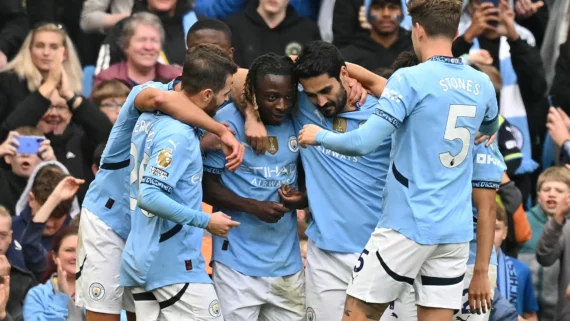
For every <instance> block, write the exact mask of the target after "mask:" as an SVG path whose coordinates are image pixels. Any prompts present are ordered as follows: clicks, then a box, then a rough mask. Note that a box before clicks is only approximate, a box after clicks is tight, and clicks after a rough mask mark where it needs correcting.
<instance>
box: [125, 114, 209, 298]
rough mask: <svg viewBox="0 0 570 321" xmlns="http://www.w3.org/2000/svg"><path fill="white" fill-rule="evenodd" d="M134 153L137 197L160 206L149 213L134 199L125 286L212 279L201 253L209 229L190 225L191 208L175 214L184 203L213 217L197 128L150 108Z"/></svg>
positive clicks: (149, 286)
mask: <svg viewBox="0 0 570 321" xmlns="http://www.w3.org/2000/svg"><path fill="white" fill-rule="evenodd" d="M131 157H132V158H133V160H132V162H133V163H134V164H135V165H136V166H137V167H136V168H137V170H135V171H133V172H132V173H131V176H130V180H129V182H130V183H131V198H132V199H133V200H135V201H136V200H137V199H139V202H144V203H147V204H154V205H155V206H156V208H157V211H153V213H149V212H147V211H145V210H142V209H141V208H139V207H138V206H136V205H137V204H136V202H135V203H134V204H133V205H135V207H134V210H133V212H132V217H131V233H130V234H129V237H128V239H127V243H126V245H125V249H124V251H123V261H122V264H121V285H123V286H140V287H143V288H145V290H147V291H151V290H153V289H156V288H159V287H163V286H167V285H170V284H177V283H186V282H189V283H211V280H210V278H209V277H208V274H207V273H206V271H205V269H204V268H205V265H204V259H203V257H202V253H201V247H202V236H203V229H201V228H198V227H193V226H189V225H186V224H191V222H192V220H191V218H190V217H189V215H186V214H187V213H181V214H180V215H175V214H173V213H174V212H176V211H177V209H176V207H177V206H180V207H183V208H189V209H192V210H193V211H195V212H196V213H200V214H202V215H206V219H209V218H208V217H207V216H208V215H207V214H205V213H201V206H202V173H203V169H202V155H201V152H200V140H199V137H198V134H197V131H196V130H195V129H194V128H192V127H190V126H188V125H185V124H183V123H181V122H179V121H177V120H175V119H173V118H171V117H170V116H167V115H164V114H160V113H155V114H151V113H145V114H143V115H141V116H140V117H139V119H138V121H137V124H136V126H135V129H134V131H133V136H132V144H131ZM165 199H166V200H168V201H171V203H167V202H165V201H164V200H165ZM159 212H160V214H159ZM154 214H156V216H155V215H154ZM207 223H208V221H207V220H206V221H204V222H202V223H200V224H197V225H201V227H205V226H204V224H205V225H206V226H207Z"/></svg>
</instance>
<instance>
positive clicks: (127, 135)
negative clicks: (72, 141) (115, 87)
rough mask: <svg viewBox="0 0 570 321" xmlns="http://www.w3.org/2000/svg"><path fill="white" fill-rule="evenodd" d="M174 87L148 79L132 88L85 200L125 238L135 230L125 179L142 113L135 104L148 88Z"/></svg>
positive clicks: (132, 166)
mask: <svg viewBox="0 0 570 321" xmlns="http://www.w3.org/2000/svg"><path fill="white" fill-rule="evenodd" d="M173 87H174V82H171V83H169V84H163V83H159V82H148V83H146V84H143V85H140V86H135V87H134V88H133V89H132V90H131V92H130V93H129V96H128V97H127V100H126V101H125V103H124V104H123V108H121V111H120V112H119V116H118V117H117V121H116V122H115V125H114V126H113V129H112V130H111V134H110V135H109V139H108V140H107V145H106V146H105V150H104V151H103V155H102V156H101V164H100V166H99V172H97V175H96V176H95V179H94V180H93V182H92V183H91V185H89V189H88V190H87V194H86V195H85V199H84V200H83V207H85V208H87V209H88V210H89V211H90V212H91V213H93V214H94V215H95V216H97V217H99V219H101V220H102V221H103V222H105V224H107V225H108V226H109V227H110V228H111V229H113V231H115V233H117V235H119V236H120V237H121V238H123V239H125V240H126V239H127V236H128V235H129V231H130V229H131V220H130V210H129V187H128V184H127V182H126V180H125V178H126V177H128V176H129V172H130V171H131V170H132V169H133V168H134V165H133V164H129V163H130V161H129V151H130V142H131V135H132V132H133V129H134V128H135V124H136V122H137V119H138V118H139V116H140V114H141V113H140V112H139V111H138V110H137V109H136V107H135V98H136V97H137V95H138V94H139V93H140V92H141V91H142V90H143V89H145V88H157V89H161V90H173Z"/></svg>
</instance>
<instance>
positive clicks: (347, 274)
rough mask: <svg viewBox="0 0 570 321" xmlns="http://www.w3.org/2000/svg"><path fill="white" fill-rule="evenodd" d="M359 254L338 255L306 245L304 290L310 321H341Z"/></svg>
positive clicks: (312, 244)
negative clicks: (347, 290)
mask: <svg viewBox="0 0 570 321" xmlns="http://www.w3.org/2000/svg"><path fill="white" fill-rule="evenodd" d="M358 255H359V253H348V254H345V253H335V252H329V251H325V250H321V249H319V248H318V247H317V246H316V245H315V243H314V242H313V241H312V240H311V239H309V240H308V242H307V268H306V271H305V278H306V279H305V284H306V286H305V291H306V295H307V299H306V303H307V321H317V320H319V321H328V320H340V319H341V318H342V315H343V311H344V303H345V302H346V288H347V287H348V284H349V282H350V280H351V279H352V269H353V267H354V262H356V260H357V259H358Z"/></svg>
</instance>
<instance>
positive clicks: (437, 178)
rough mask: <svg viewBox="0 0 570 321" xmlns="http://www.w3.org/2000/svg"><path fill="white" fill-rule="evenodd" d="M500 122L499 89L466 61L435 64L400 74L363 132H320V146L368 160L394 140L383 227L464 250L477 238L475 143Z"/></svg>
mask: <svg viewBox="0 0 570 321" xmlns="http://www.w3.org/2000/svg"><path fill="white" fill-rule="evenodd" d="M497 119H498V107H497V99H496V96H495V89H494V88H493V84H492V83H491V80H490V79H489V77H488V76H487V75H485V74H484V73H482V72H479V71H476V70H475V69H473V68H471V67H469V66H466V65H464V64H463V63H462V60H461V59H460V58H449V57H433V58H431V59H429V60H428V61H426V62H424V63H421V64H419V65H417V66H414V67H409V68H402V69H399V70H398V71H396V72H395V73H394V74H393V75H392V77H391V78H390V79H389V80H388V83H387V84H386V87H385V89H384V91H383V93H382V97H381V98H380V100H379V101H378V105H377V108H376V111H375V112H374V116H373V117H371V118H370V119H369V120H368V121H367V122H366V124H365V125H364V126H362V128H360V129H359V130H356V131H353V132H351V133H348V134H345V135H338V134H334V133H331V132H328V131H321V132H319V133H318V134H317V137H316V141H317V142H319V143H321V144H322V145H323V146H325V147H327V148H330V149H334V150H337V151H340V152H343V153H351V154H355V155H366V154H367V153H368V152H369V151H370V150H372V148H374V147H375V146H378V145H379V144H380V142H382V140H383V139H384V138H385V137H386V136H388V135H390V134H392V133H393V136H392V139H393V148H392V154H391V161H392V162H391V164H390V173H389V174H388V176H387V179H386V188H385V189H384V206H383V215H382V216H381V217H380V221H379V222H378V227H379V228H389V229H392V230H395V231H397V232H399V233H402V234H403V235H404V236H406V237H407V238H409V239H411V240H414V241H415V242H417V243H419V244H426V245H433V244H448V243H465V242H469V241H471V239H472V238H473V230H472V228H471V224H472V211H471V188H470V185H471V184H470V183H471V177H472V174H473V165H472V162H471V160H472V153H473V145H474V140H475V135H476V134H477V132H478V131H479V130H483V129H482V128H483V127H485V129H486V131H489V130H491V129H492V128H496V125H497Z"/></svg>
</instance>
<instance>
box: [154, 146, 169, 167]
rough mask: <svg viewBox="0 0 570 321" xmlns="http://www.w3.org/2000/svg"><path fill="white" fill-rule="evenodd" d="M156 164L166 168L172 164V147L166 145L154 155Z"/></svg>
mask: <svg viewBox="0 0 570 321" xmlns="http://www.w3.org/2000/svg"><path fill="white" fill-rule="evenodd" d="M156 164H157V165H158V167H160V168H164V169H166V168H168V167H170V165H171V164H172V149H170V148H168V147H166V148H164V149H163V150H161V151H160V153H158V156H156Z"/></svg>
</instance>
